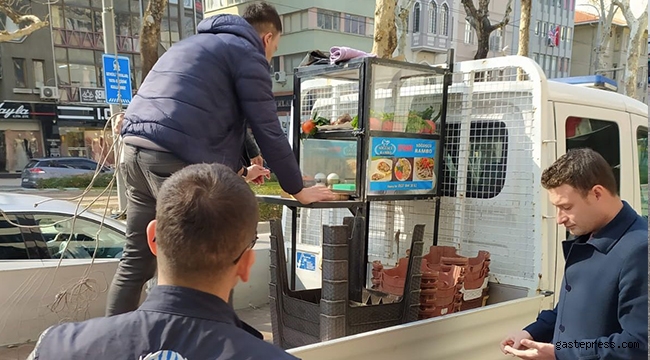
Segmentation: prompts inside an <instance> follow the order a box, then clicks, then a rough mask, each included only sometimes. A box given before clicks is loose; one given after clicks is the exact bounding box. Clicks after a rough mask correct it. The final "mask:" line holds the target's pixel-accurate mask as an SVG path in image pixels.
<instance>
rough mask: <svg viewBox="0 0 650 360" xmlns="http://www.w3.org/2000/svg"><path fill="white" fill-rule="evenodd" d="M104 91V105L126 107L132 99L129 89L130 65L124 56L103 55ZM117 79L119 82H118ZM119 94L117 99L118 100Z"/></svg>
mask: <svg viewBox="0 0 650 360" xmlns="http://www.w3.org/2000/svg"><path fill="white" fill-rule="evenodd" d="M102 62H103V64H104V89H105V90H106V103H107V104H116V105H119V104H120V103H121V104H122V105H128V104H130V103H131V99H132V97H133V94H132V89H131V64H130V61H129V58H128V57H126V56H115V55H112V54H103V55H102ZM118 79H119V80H118ZM118 94H119V99H118Z"/></svg>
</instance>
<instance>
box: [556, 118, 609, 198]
mask: <svg viewBox="0 0 650 360" xmlns="http://www.w3.org/2000/svg"><path fill="white" fill-rule="evenodd" d="M579 148H591V149H593V150H595V151H597V152H598V153H599V154H600V155H602V156H603V157H604V158H605V160H607V163H609V165H610V166H611V167H612V170H614V177H615V178H616V185H617V187H618V191H621V147H620V136H619V129H618V125H617V124H616V123H615V122H613V121H604V120H595V119H588V118H583V117H577V116H570V117H568V118H567V120H566V150H567V151H569V150H571V149H579Z"/></svg>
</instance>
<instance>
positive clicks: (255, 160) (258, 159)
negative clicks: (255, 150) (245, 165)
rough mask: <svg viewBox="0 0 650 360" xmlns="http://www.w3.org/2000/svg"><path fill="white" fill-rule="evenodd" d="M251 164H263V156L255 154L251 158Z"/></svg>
mask: <svg viewBox="0 0 650 360" xmlns="http://www.w3.org/2000/svg"><path fill="white" fill-rule="evenodd" d="M251 164H253V165H259V166H264V158H262V155H257V156H256V157H254V158H252V159H251Z"/></svg>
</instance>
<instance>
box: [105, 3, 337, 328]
mask: <svg viewBox="0 0 650 360" xmlns="http://www.w3.org/2000/svg"><path fill="white" fill-rule="evenodd" d="M197 31H198V34H196V35H194V36H191V37H189V38H187V39H184V40H182V41H180V42H178V43H176V44H174V45H173V46H172V47H171V48H170V49H169V50H167V52H165V54H164V55H163V56H161V57H160V59H158V61H157V62H156V64H155V65H154V67H153V68H152V69H151V71H150V72H149V74H147V77H146V78H145V80H144V82H143V83H142V86H141V87H140V89H139V90H138V93H137V94H136V96H135V97H134V99H133V101H132V102H131V104H129V107H128V110H127V111H126V114H125V115H124V120H123V125H122V132H121V135H122V136H123V138H124V144H125V146H124V162H123V164H121V170H122V172H123V173H124V174H125V179H126V190H127V213H126V216H127V230H126V237H127V239H126V240H127V241H126V246H125V248H124V253H123V256H122V259H121V260H120V263H119V265H118V268H117V271H116V274H115V276H114V278H113V282H112V283H111V287H110V289H109V292H108V299H107V305H106V306H107V309H106V315H107V316H111V315H116V314H121V313H124V312H128V311H132V310H135V309H136V308H137V306H138V303H139V300H140V294H141V292H142V286H143V285H144V283H145V282H146V281H147V280H149V279H151V278H152V277H153V275H154V273H155V270H156V260H155V258H154V257H153V256H152V255H151V253H150V252H149V250H148V249H147V241H146V236H145V228H146V227H147V224H148V223H149V222H150V221H151V220H153V218H154V217H155V214H156V212H155V206H156V197H157V193H158V189H159V188H160V186H161V184H162V182H163V181H165V179H166V178H168V177H169V176H170V175H171V174H173V173H174V172H176V171H178V170H179V169H181V168H183V167H185V166H187V165H189V164H197V163H220V164H224V165H226V166H228V167H229V168H231V169H232V170H233V171H235V172H238V173H239V174H240V175H242V176H243V177H245V178H246V179H247V180H249V181H253V180H255V179H258V180H259V179H260V176H263V175H264V174H267V173H268V170H267V169H264V168H263V167H261V166H259V165H255V164H254V165H252V166H250V167H244V166H243V164H242V154H244V137H245V133H246V129H247V126H250V128H251V130H252V133H253V135H254V137H255V140H256V141H257V144H258V145H259V147H260V149H261V151H262V154H263V155H264V157H265V160H266V162H267V163H268V164H269V167H270V168H271V170H272V171H273V172H274V173H275V175H276V176H277V178H278V181H279V182H280V186H281V187H282V188H283V189H284V190H285V191H286V192H287V193H289V194H291V195H293V196H294V197H295V198H296V200H298V201H300V202H301V203H305V204H308V203H312V202H317V201H324V200H333V199H334V194H333V193H332V191H331V190H329V189H327V188H326V187H324V186H320V187H310V188H304V187H303V181H302V174H301V171H300V168H299V167H298V163H297V161H296V158H295V156H294V153H293V151H292V149H291V146H290V145H289V142H288V140H287V137H286V136H285V135H284V133H283V131H282V128H281V126H280V122H279V120H278V117H277V111H276V110H277V109H276V105H275V98H274V96H273V91H272V83H271V76H270V74H269V61H270V59H271V58H272V56H273V54H274V53H275V51H276V50H277V46H278V42H279V40H280V33H281V32H282V22H281V21H280V17H279V15H278V13H277V12H276V10H275V8H273V6H271V5H269V4H267V3H264V2H262V3H254V4H252V5H250V6H249V7H248V8H247V9H246V11H245V13H244V15H243V16H242V17H240V16H237V15H217V16H214V17H210V18H207V19H204V20H203V21H201V23H200V24H199V26H198V28H197Z"/></svg>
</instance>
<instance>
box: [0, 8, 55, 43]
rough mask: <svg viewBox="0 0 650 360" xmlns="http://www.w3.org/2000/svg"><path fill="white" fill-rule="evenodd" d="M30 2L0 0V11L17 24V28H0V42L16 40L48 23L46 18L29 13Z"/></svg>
mask: <svg viewBox="0 0 650 360" xmlns="http://www.w3.org/2000/svg"><path fill="white" fill-rule="evenodd" d="M30 5H31V4H30V2H29V1H24V0H0V13H2V14H4V15H5V16H6V17H7V18H9V19H11V21H12V22H13V23H14V24H16V26H18V30H15V31H11V32H9V31H7V30H6V29H3V30H0V42H8V41H13V40H18V39H20V38H22V37H25V36H28V35H30V34H32V33H33V32H35V31H37V30H40V29H42V28H44V27H46V26H48V25H49V23H48V22H47V20H41V19H40V18H39V17H38V16H35V15H31V14H29V13H28V12H29V10H30Z"/></svg>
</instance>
